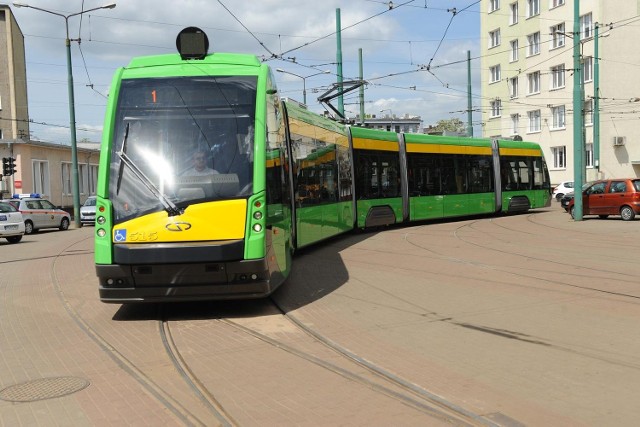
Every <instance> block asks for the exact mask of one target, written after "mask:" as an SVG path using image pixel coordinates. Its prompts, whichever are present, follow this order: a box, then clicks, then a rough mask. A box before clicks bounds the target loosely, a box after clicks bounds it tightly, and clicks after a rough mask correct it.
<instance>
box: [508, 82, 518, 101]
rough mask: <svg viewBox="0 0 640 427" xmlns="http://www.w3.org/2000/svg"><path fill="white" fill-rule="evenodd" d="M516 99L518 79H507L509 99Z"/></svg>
mask: <svg viewBox="0 0 640 427" xmlns="http://www.w3.org/2000/svg"><path fill="white" fill-rule="evenodd" d="M517 97H518V77H511V78H510V79H509V98H517Z"/></svg>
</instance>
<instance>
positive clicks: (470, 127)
mask: <svg viewBox="0 0 640 427" xmlns="http://www.w3.org/2000/svg"><path fill="white" fill-rule="evenodd" d="M467 136H468V137H469V138H471V137H473V112H472V110H471V51H470V50H468V51H467Z"/></svg>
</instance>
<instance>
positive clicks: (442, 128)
mask: <svg viewBox="0 0 640 427" xmlns="http://www.w3.org/2000/svg"><path fill="white" fill-rule="evenodd" d="M434 130H436V131H438V132H456V133H466V131H467V128H466V126H465V124H464V123H463V122H462V120H460V119H458V118H455V119H447V120H438V122H437V123H436V125H435V127H434Z"/></svg>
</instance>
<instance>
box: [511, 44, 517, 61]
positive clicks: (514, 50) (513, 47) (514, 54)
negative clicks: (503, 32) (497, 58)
mask: <svg viewBox="0 0 640 427" xmlns="http://www.w3.org/2000/svg"><path fill="white" fill-rule="evenodd" d="M517 60H518V39H515V40H511V62H515V61H517Z"/></svg>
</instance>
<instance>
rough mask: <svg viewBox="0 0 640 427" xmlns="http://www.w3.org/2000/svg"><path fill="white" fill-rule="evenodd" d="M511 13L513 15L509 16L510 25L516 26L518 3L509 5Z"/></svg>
mask: <svg viewBox="0 0 640 427" xmlns="http://www.w3.org/2000/svg"><path fill="white" fill-rule="evenodd" d="M509 11H510V12H511V14H510V15H509V25H514V24H517V23H518V2H516V3H511V4H510V5H509Z"/></svg>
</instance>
